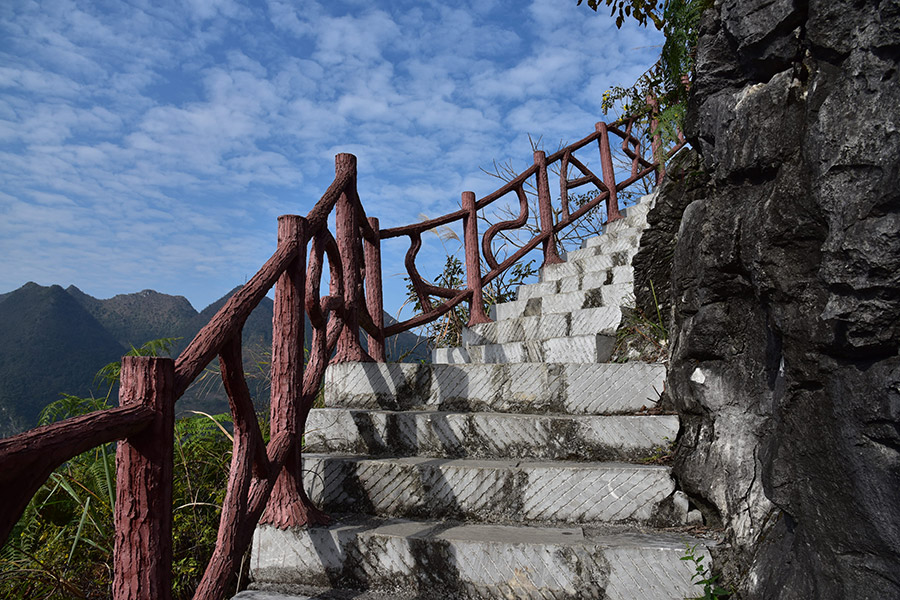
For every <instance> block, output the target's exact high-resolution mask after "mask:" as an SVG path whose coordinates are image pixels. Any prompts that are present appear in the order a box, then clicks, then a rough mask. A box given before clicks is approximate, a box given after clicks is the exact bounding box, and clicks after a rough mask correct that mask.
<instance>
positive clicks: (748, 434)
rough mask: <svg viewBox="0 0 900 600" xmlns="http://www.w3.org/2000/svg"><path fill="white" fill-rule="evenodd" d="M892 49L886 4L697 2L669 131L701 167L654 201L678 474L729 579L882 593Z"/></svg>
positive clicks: (895, 463) (892, 18)
mask: <svg viewBox="0 0 900 600" xmlns="http://www.w3.org/2000/svg"><path fill="white" fill-rule="evenodd" d="M898 59H900V5H898V4H897V3H896V2H821V1H812V2H809V3H808V6H807V3H801V2H791V1H788V0H775V1H774V2H762V1H756V0H753V1H750V2H738V1H737V0H723V1H722V2H719V3H717V4H716V7H715V8H714V9H712V10H710V11H708V13H707V14H706V15H705V16H704V23H703V28H702V30H701V39H700V47H699V49H698V66H697V73H696V78H695V82H694V89H693V90H692V98H691V100H690V103H689V114H688V123H687V135H688V139H689V141H690V142H691V144H692V146H693V147H694V148H695V149H696V150H697V151H698V152H699V154H700V162H699V164H698V165H696V167H695V169H696V170H697V171H704V172H705V174H706V176H708V177H709V178H710V183H709V185H708V186H706V187H704V188H703V194H697V193H696V189H692V188H691V187H690V186H688V185H687V184H686V183H685V181H684V180H682V181H678V180H674V181H673V182H672V183H671V184H669V185H667V186H666V187H665V188H664V189H663V190H662V193H661V196H660V198H659V200H658V204H657V206H658V207H659V208H658V210H660V209H663V210H665V207H668V210H669V211H670V213H669V214H668V215H666V216H665V217H664V218H661V217H656V219H657V220H658V221H659V220H660V219H662V221H660V222H663V223H664V224H665V227H666V228H667V232H668V233H666V234H665V235H671V231H672V229H673V227H672V223H680V225H679V228H678V234H677V242H676V244H675V248H674V256H673V259H672V262H671V268H672V271H671V288H670V289H669V290H668V291H669V293H670V294H671V295H670V296H669V299H670V301H671V302H672V305H673V315H674V318H673V323H672V337H673V340H672V356H671V363H670V370H669V375H668V380H667V388H668V392H669V395H670V397H671V399H672V401H673V402H674V404H675V405H676V406H677V408H678V411H679V412H680V413H681V417H682V428H683V431H682V433H681V435H680V437H679V445H678V448H677V451H676V468H675V473H676V476H677V478H678V480H679V482H680V484H681V486H682V489H683V490H684V491H685V492H686V493H687V494H688V496H689V497H690V498H691V500H692V502H693V504H694V505H695V506H696V507H697V508H699V509H700V510H701V511H702V512H703V516H704V517H705V520H706V523H707V524H709V525H714V526H715V525H717V524H721V525H722V526H724V527H725V529H726V533H727V537H728V541H729V544H728V545H727V546H724V547H723V550H722V551H721V555H720V556H719V557H718V558H717V561H718V562H719V563H720V564H724V565H725V566H724V572H725V575H726V578H727V580H728V581H729V582H730V583H731V584H734V585H735V586H736V587H737V590H738V592H739V593H740V595H741V597H742V598H747V599H766V600H778V599H788V598H792V599H793V598H816V599H822V600H830V599H835V600H837V599H839V598H840V599H857V598H859V599H863V598H898V597H900V502H898V498H900V356H898V350H900V158H898V157H900V110H898V109H897V107H898V106H900V69H898ZM682 207H684V209H683V213H681V212H680V211H681V208H682ZM654 219H655V217H654V216H653V215H652V214H651V216H650V222H651V225H653V224H654ZM653 235H656V234H654V233H652V229H651V230H649V231H648V232H646V233H645V239H646V237H647V236H651V237H652V236H653ZM659 235H662V234H659ZM641 252H644V250H643V248H642V250H641ZM642 277H647V273H646V264H645V262H644V261H642V257H641V253H640V252H639V254H638V256H637V257H636V258H635V281H636V283H638V285H640V282H641V281H642ZM643 302H644V301H643V300H642V298H641V295H640V291H639V292H638V304H639V305H641V304H642V303H643ZM694 518H696V517H694ZM723 561H724V563H723Z"/></svg>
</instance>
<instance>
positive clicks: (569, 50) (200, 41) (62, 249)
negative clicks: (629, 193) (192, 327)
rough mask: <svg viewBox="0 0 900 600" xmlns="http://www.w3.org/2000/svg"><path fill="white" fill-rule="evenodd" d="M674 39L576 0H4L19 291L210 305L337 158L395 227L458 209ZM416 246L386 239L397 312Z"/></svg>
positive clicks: (7, 277) (436, 249)
mask: <svg viewBox="0 0 900 600" xmlns="http://www.w3.org/2000/svg"><path fill="white" fill-rule="evenodd" d="M661 42H662V38H661V36H660V34H658V33H657V32H656V31H654V30H653V29H644V28H640V27H637V26H634V25H632V24H631V23H626V25H625V26H624V27H623V28H622V29H621V30H617V29H616V28H615V25H614V23H613V20H612V19H610V18H608V17H607V16H606V14H605V13H603V12H602V11H601V13H599V14H597V13H594V12H593V11H591V10H589V9H588V8H587V6H576V4H575V0H534V1H532V2H522V1H518V2H514V1H503V0H497V1H491V0H480V1H476V2H471V3H469V2H427V1H426V2H408V1H395V2H386V1H368V2H360V1H347V2H321V3H319V2H313V1H304V2H289V1H286V0H269V1H259V2H241V1H237V0H190V1H187V2H166V1H165V0H163V1H159V0H152V1H150V0H131V1H124V2H123V1H118V0H116V1H109V2H72V1H68V0H55V1H47V2H41V1H37V2H26V1H20V0H4V1H3V2H0V256H2V257H3V259H2V268H0V292H6V291H10V290H13V289H16V288H18V287H19V286H21V285H23V284H24V283H26V282H27V281H35V282H37V283H39V284H42V285H50V284H54V283H57V284H60V285H63V286H68V285H69V284H74V285H76V286H78V287H80V288H81V289H82V290H84V291H85V292H87V293H89V294H91V295H94V296H97V297H101V298H106V297H110V296H112V295H115V294H119V293H129V292H135V291H139V290H141V289H146V288H150V289H155V290H158V291H161V292H165V293H169V294H180V295H184V296H186V297H187V298H188V300H190V302H191V303H192V304H193V305H194V306H195V307H196V308H197V309H198V310H199V309H202V308H204V307H205V306H206V305H207V304H209V303H210V302H212V301H214V300H216V299H217V298H219V297H220V296H222V295H223V294H224V293H226V292H227V291H228V290H230V289H231V288H232V287H234V286H235V285H238V284H240V283H244V282H245V281H246V279H248V278H249V277H250V276H252V275H253V273H255V272H256V270H257V269H258V268H259V267H260V266H261V265H262V263H263V262H264V261H265V260H266V259H267V258H268V257H269V255H270V254H271V253H272V252H273V250H274V248H275V230H276V218H277V216H278V215H280V214H286V213H293V214H301V215H305V214H306V213H307V212H308V211H309V210H310V208H311V207H312V206H313V204H314V203H315V201H316V200H317V199H318V198H319V197H320V196H321V194H322V193H323V192H324V190H325V189H326V187H327V186H328V184H329V183H330V181H331V179H332V177H333V174H334V173H333V167H334V155H335V154H336V153H338V152H351V153H353V154H356V155H357V157H358V164H359V174H360V176H359V192H360V197H361V198H362V201H363V204H364V205H365V207H366V211H367V213H368V214H369V215H370V216H375V217H378V218H379V219H380V221H381V226H382V227H392V226H397V225H403V224H407V223H410V222H413V221H417V220H419V218H420V217H419V216H420V215H422V214H424V215H428V216H430V217H435V216H439V215H441V214H444V213H446V212H449V211H451V210H455V209H456V208H458V206H459V197H460V193H461V192H462V191H463V190H473V191H475V192H476V194H478V195H479V196H481V195H483V194H485V193H487V192H490V191H491V190H493V189H495V188H496V187H498V183H499V182H498V181H497V180H496V179H492V178H491V177H489V176H487V175H485V174H484V173H482V172H481V171H480V170H479V168H480V167H485V168H488V167H490V165H491V163H492V161H493V160H498V161H506V160H512V162H513V164H515V165H517V166H518V167H521V168H525V167H527V166H528V165H529V164H530V161H531V147H530V145H529V141H528V135H529V134H530V135H532V136H534V137H539V136H543V139H544V140H545V142H546V143H547V145H548V150H555V149H556V144H557V143H558V142H559V141H560V140H565V141H574V140H575V139H578V138H580V137H583V136H584V135H587V134H588V133H590V132H591V131H592V130H593V124H594V122H596V121H597V120H600V119H602V118H603V115H602V113H601V111H600V97H601V94H602V93H603V91H604V90H606V89H608V88H609V87H611V86H613V85H627V84H630V83H632V82H633V81H634V80H635V79H636V77H637V76H638V75H640V74H641V73H642V72H643V71H644V70H645V69H646V68H647V67H649V66H650V65H651V64H652V63H653V61H654V60H655V59H656V57H657V56H658V54H659V44H661ZM549 146H552V147H549ZM405 249H406V248H405V245H397V244H394V245H386V247H385V249H384V252H385V256H384V269H383V270H384V281H385V284H384V285H385V292H386V309H388V310H389V311H390V312H396V310H397V308H398V307H399V305H400V303H401V302H402V296H403V295H404V294H403V287H404V286H403V282H402V274H403V273H405V271H404V269H403V266H402V260H403V256H402V254H403V252H405ZM448 249H450V250H452V249H453V248H448ZM443 252H444V250H443V248H442V247H441V245H440V243H439V241H438V240H437V239H436V237H435V239H434V240H431V241H430V245H429V247H427V248H425V249H423V251H422V253H421V255H420V256H421V259H420V263H421V264H422V265H423V269H422V270H423V272H424V273H426V274H428V273H429V272H431V273H433V272H434V271H435V269H437V268H439V266H440V264H442V263H443Z"/></svg>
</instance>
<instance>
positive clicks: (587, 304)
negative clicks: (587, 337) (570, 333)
mask: <svg viewBox="0 0 900 600" xmlns="http://www.w3.org/2000/svg"><path fill="white" fill-rule="evenodd" d="M600 306H626V307H633V306H634V285H633V284H632V283H613V284H610V285H601V286H600V287H596V288H593V289H583V290H576V291H574V292H565V293H562V294H550V295H548V296H538V297H536V298H529V299H528V300H513V301H512V302H501V303H499V304H495V305H493V306H492V307H491V318H492V319H493V320H495V321H501V320H506V319H517V318H519V317H535V316H538V315H549V314H560V313H569V312H572V311H576V310H580V309H583V308H598V307H600Z"/></svg>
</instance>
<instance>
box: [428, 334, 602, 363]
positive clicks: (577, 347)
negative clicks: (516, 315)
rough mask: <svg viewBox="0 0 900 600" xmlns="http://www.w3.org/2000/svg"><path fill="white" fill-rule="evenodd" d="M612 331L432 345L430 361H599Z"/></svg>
mask: <svg viewBox="0 0 900 600" xmlns="http://www.w3.org/2000/svg"><path fill="white" fill-rule="evenodd" d="M615 347H616V338H615V336H614V335H575V336H569V337H558V338H550V339H546V340H528V341H525V342H508V343H505V344H486V345H478V344H473V345H470V346H458V347H455V348H435V349H434V350H432V351H431V362H432V363H434V364H443V365H465V364H493V363H525V362H527V363H542V362H548V363H600V362H606V361H608V360H609V359H610V357H611V356H612V353H613V350H615Z"/></svg>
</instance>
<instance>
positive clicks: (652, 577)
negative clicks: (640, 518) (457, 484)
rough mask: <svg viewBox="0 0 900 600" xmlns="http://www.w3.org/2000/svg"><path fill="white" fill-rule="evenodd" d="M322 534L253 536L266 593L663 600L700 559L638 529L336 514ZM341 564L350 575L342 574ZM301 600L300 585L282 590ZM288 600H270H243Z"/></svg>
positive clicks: (667, 534) (701, 548)
mask: <svg viewBox="0 0 900 600" xmlns="http://www.w3.org/2000/svg"><path fill="white" fill-rule="evenodd" d="M335 516H336V522H335V523H334V524H332V525H330V526H325V527H309V528H306V529H300V530H287V531H285V530H280V529H277V528H275V527H271V526H262V527H260V528H259V529H257V532H256V535H255V538H254V547H255V548H263V549H264V551H263V552H260V553H257V554H255V555H254V558H253V564H252V568H253V569H254V570H255V571H256V572H257V573H259V574H261V575H262V577H261V578H260V579H258V580H257V583H256V585H257V586H259V585H260V582H262V585H263V586H268V588H269V589H270V590H274V589H276V588H277V587H278V586H279V583H280V582H283V581H285V580H288V581H292V582H295V584H296V583H301V584H307V585H319V586H323V587H322V588H306V590H309V591H311V592H312V593H308V594H306V595H300V596H299V597H300V598H304V597H305V598H323V599H325V598H329V599H331V598H333V599H335V600H343V599H344V598H352V597H359V598H366V596H365V595H360V596H349V595H342V594H343V592H341V591H323V592H322V593H324V594H332V595H323V596H318V595H316V594H317V593H319V591H320V590H322V589H323V588H324V587H325V586H328V587H336V588H343V589H344V590H350V589H353V588H361V589H367V590H368V591H365V592H362V591H359V592H357V594H370V593H371V594H375V592H382V593H387V594H390V595H388V596H379V595H377V594H376V595H371V596H369V598H371V599H372V600H376V599H378V600H381V599H382V598H388V597H391V598H398V599H408V600H412V599H419V598H421V599H423V600H425V599H427V600H434V599H438V598H454V597H455V598H497V599H501V598H527V599H535V600H537V599H538V598H582V599H583V598H591V599H599V598H605V599H607V600H628V599H631V598H642V599H643V600H672V599H673V598H684V597H687V596H697V595H700V593H702V589H701V588H700V587H698V586H695V585H693V584H692V583H691V576H692V575H693V572H694V565H693V563H690V562H689V561H684V560H681V557H683V556H684V553H685V548H686V547H687V545H691V546H697V547H698V553H699V554H702V555H703V556H704V557H705V558H708V551H707V550H706V549H705V545H707V544H708V541H707V540H702V539H698V538H696V537H694V536H693V535H691V534H689V533H687V532H684V531H674V530H669V531H663V530H654V529H651V528H646V527H635V526H614V525H607V526H601V527H581V526H549V527H548V526H531V525H529V526H526V525H478V524H469V523H460V522H457V521H436V520H410V519H383V518H377V517H363V516H359V515H343V514H339V515H335ZM348 563H351V564H353V568H350V569H348V568H347V567H348ZM282 589H284V590H285V591H286V592H288V593H290V592H303V591H304V590H303V587H302V585H299V586H298V585H294V586H285V587H283V588H282ZM244 599H246V600H287V599H290V600H294V599H293V598H291V596H287V598H286V599H282V598H279V597H278V596H274V597H272V596H268V597H266V596H259V597H254V595H252V593H250V594H246V595H245V596H244V597H243V598H242V600H244Z"/></svg>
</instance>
